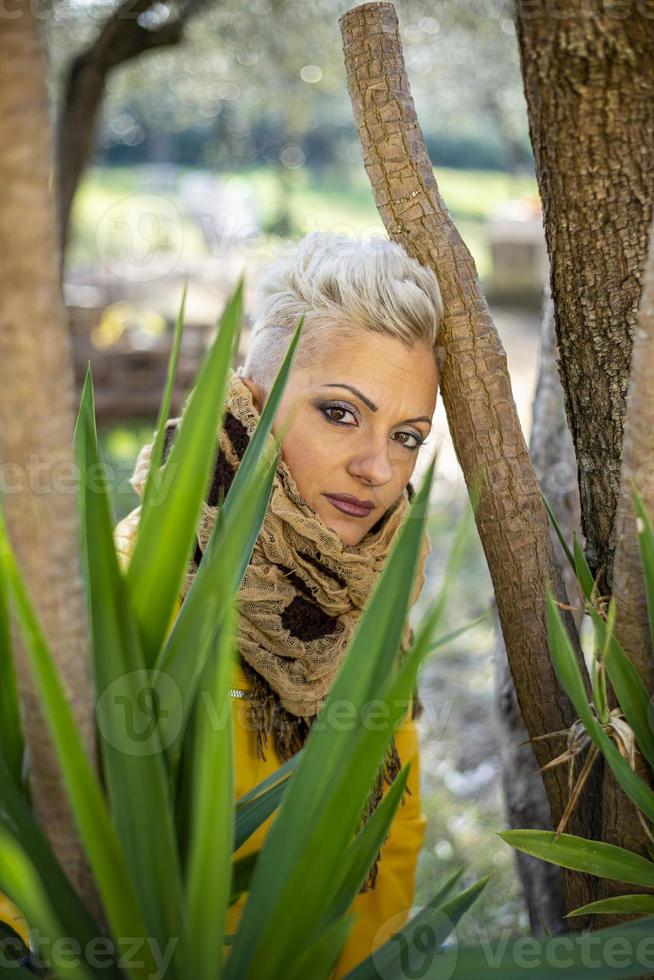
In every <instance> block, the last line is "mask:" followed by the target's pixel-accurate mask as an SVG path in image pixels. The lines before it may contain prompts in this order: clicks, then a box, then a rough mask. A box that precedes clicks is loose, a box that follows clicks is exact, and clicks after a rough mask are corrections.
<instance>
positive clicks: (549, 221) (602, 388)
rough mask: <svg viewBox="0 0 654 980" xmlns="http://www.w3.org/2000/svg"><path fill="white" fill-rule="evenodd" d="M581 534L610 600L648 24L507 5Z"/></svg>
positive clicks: (644, 177) (653, 46) (649, 172)
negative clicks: (540, 217) (541, 226)
mask: <svg viewBox="0 0 654 980" xmlns="http://www.w3.org/2000/svg"><path fill="white" fill-rule="evenodd" d="M515 16H516V28H517V35H518V42H519V47H520V58H521V63H522V74H523V79H524V88H525V95H526V99H527V108H528V114H529V131H530V135H531V142H532V146H533V149H534V156H535V160H536V173H537V177H538V185H539V188H540V194H541V198H542V201H543V209H544V223H545V237H546V240H547V249H548V253H549V259H550V269H551V288H552V296H553V298H554V307H555V322H556V335H557V341H558V345H559V349H560V352H561V354H560V361H559V365H560V372H561V382H562V385H563V390H564V393H565V400H566V412H567V416H568V422H569V425H570V429H571V432H572V437H573V441H574V445H575V451H576V456H577V462H578V464H579V492H580V499H581V526H582V530H583V532H584V536H585V538H586V543H587V545H586V557H587V559H588V563H589V565H590V568H591V571H592V572H593V574H594V575H595V574H597V573H598V572H600V579H599V587H600V592H601V593H603V594H607V593H609V592H610V589H611V584H612V565H613V554H614V548H615V538H614V521H615V509H616V502H617V497H618V490H619V483H620V457H621V453H622V427H623V423H624V415H625V398H626V395H627V386H628V382H629V366H630V359H631V344H632V337H633V334H634V330H635V326H636V317H637V313H638V304H639V300H640V292H641V274H642V270H643V267H644V265H645V256H646V254H647V234H648V230H649V222H650V218H651V214H652V201H653V200H654V161H653V159H652V152H651V143H652V138H653V136H654V19H653V18H652V17H651V15H650V14H648V13H647V11H646V10H645V9H643V8H641V5H640V4H631V3H629V4H606V3H604V2H603V0H588V2H586V3H584V4H583V7H581V6H580V5H579V3H578V2H577V0H549V2H548V3H547V4H542V3H537V4H535V3H533V2H532V0H516V4H515Z"/></svg>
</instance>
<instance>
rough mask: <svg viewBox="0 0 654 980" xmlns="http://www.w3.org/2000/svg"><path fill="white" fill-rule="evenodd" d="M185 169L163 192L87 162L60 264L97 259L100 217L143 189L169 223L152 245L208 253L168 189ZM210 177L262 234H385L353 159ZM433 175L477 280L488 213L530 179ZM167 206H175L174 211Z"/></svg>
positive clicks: (103, 224) (484, 265)
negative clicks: (343, 164) (240, 203)
mask: <svg viewBox="0 0 654 980" xmlns="http://www.w3.org/2000/svg"><path fill="white" fill-rule="evenodd" d="M190 172H191V171H188V170H185V169H184V168H176V169H174V170H172V171H170V174H169V182H170V186H169V187H167V189H166V190H165V191H164V190H162V189H161V185H160V184H159V183H157V181H158V180H159V181H160V180H161V177H157V176H156V172H154V173H153V171H152V170H148V168H145V169H144V170H142V171H141V170H139V169H137V168H126V167H112V168H107V167H89V168H88V170H87V172H86V174H85V177H84V180H83V181H82V183H81V185H80V188H79V191H78V194H77V197H76V199H75V207H74V210H73V216H72V230H71V237H70V241H69V244H68V248H67V253H66V262H67V264H68V266H89V265H93V264H94V263H95V262H98V261H99V258H100V255H99V250H98V240H99V235H100V234H101V235H102V249H103V250H107V249H108V250H109V251H110V250H111V240H110V235H109V236H108V235H107V224H108V222H111V223H112V224H113V225H114V226H116V225H117V224H119V223H120V222H122V221H129V220H132V219H133V218H134V217H135V215H136V214H138V212H139V209H140V208H142V207H143V206H144V203H145V202H144V200H143V198H144V196H148V197H149V198H150V200H149V202H148V208H149V209H150V210H154V213H155V214H156V213H157V209H158V208H159V209H160V213H161V214H162V215H163V214H164V212H165V213H167V214H169V215H170V213H172V214H173V217H174V220H173V221H172V222H171V221H170V220H168V221H166V220H165V219H164V220H162V222H161V227H162V229H164V231H163V233H162V241H161V242H160V243H159V246H158V247H161V248H162V249H177V250H180V249H181V248H182V247H183V251H184V256H185V259H186V261H187V262H192V260H193V259H194V258H198V259H199V258H201V257H203V256H205V255H208V254H210V252H209V246H208V245H207V243H206V241H205V238H204V236H203V234H202V229H201V228H200V225H199V223H198V221H197V220H196V219H195V218H194V217H193V216H192V215H190V214H189V212H188V211H187V209H186V207H185V205H184V203H183V200H182V198H181V196H180V194H179V193H178V191H177V190H176V189H175V180H176V178H178V177H179V178H181V177H183V176H184V175H186V174H188V173H190ZM195 172H196V173H197V171H195ZM148 175H150V176H148ZM214 176H215V177H217V178H218V179H221V180H223V181H225V182H229V183H230V184H231V185H232V186H233V187H234V188H238V189H241V190H242V191H243V192H246V193H248V194H249V195H250V197H251V199H252V200H253V202H254V205H255V209H256V212H257V217H258V221H259V224H260V227H261V229H262V233H263V235H264V237H265V236H266V235H280V234H281V235H290V236H291V237H294V238H295V237H301V236H302V235H303V234H305V233H306V232H309V231H319V230H322V231H324V230H327V229H334V230H337V231H342V232H344V233H347V234H354V235H375V234H385V232H384V228H383V225H382V222H381V219H380V217H379V215H378V213H377V209H376V207H375V203H374V200H373V196H372V190H371V188H370V184H369V182H368V178H367V175H366V173H365V171H364V170H363V168H362V167H360V166H357V167H355V166H352V167H351V168H349V169H347V170H346V171H340V170H339V171H335V170H324V171H310V170H309V169H307V168H300V169H298V170H288V169H286V168H283V167H265V168H261V167H259V168H253V169H250V170H240V171H238V172H230V171H225V172H221V173H218V174H210V173H207V177H208V178H211V177H214ZM437 180H438V184H439V189H440V192H441V195H442V197H443V199H444V201H445V204H446V205H447V208H448V210H449V211H450V213H451V214H452V216H453V218H454V220H455V222H456V224H457V227H458V229H459V232H460V233H461V235H462V237H463V239H464V241H465V242H466V244H467V245H468V248H469V249H470V251H471V252H472V255H473V258H474V260H475V263H476V265H477V270H478V272H479V275H480V276H481V278H482V279H483V278H484V277H486V276H487V275H488V273H489V272H490V255H489V250H488V246H487V243H486V235H485V224H486V222H487V220H488V218H489V216H490V215H491V214H492V212H493V211H494V209H495V208H497V207H498V205H500V204H501V203H502V202H503V201H506V200H509V199H511V198H515V197H520V196H521V195H524V194H527V195H530V196H536V195H537V187H536V181H535V179H534V178H532V177H529V176H515V175H512V174H507V173H498V172H497V171H483V170H451V169H448V168H446V167H443V168H439V170H438V173H437ZM148 181H150V183H148ZM171 206H172V208H173V209H174V211H173V212H171ZM174 212H177V215H176V216H175V213H174ZM123 247H124V245H123V243H122V241H120V242H118V243H117V248H120V249H122V248H123Z"/></svg>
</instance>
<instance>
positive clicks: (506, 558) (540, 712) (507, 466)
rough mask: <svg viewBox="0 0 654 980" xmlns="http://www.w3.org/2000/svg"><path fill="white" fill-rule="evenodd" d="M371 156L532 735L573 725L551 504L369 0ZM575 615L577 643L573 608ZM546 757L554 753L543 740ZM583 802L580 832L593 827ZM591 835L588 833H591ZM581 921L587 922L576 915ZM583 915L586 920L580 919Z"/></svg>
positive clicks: (390, 25) (576, 886) (383, 13)
mask: <svg viewBox="0 0 654 980" xmlns="http://www.w3.org/2000/svg"><path fill="white" fill-rule="evenodd" d="M340 25H341V30H342V34H343V40H344V49H345V64H346V69H347V76H348V86H349V91H350V98H351V100H352V105H353V110H354V118H355V122H356V125H357V129H358V132H359V138H360V140H361V143H362V146H363V158H364V164H365V166H366V169H367V171H368V176H369V177H370V181H371V184H372V187H373V191H374V195H375V201H376V203H377V208H378V210H379V213H380V215H381V217H382V220H383V222H384V225H385V227H386V230H387V231H388V234H389V236H390V237H391V238H392V239H394V240H395V241H397V242H399V244H401V245H402V246H403V247H404V249H405V250H406V252H407V253H408V254H409V255H411V256H412V257H413V258H416V259H418V261H420V262H421V263H422V264H423V265H425V266H429V267H430V268H432V269H433V270H434V272H435V273H436V275H437V276H438V279H439V282H440V286H441V292H442V294H443V301H444V306H445V318H444V323H443V328H442V331H441V342H442V344H443V346H445V347H446V349H447V359H446V363H445V367H444V370H443V375H442V379H441V394H442V397H443V402H444V404H445V409H446V412H447V418H448V424H449V428H450V432H451V434H452V439H453V442H454V447H455V450H456V453H457V457H458V459H459V462H460V464H461V468H462V470H463V473H464V476H465V479H466V483H467V485H468V486H469V487H470V486H471V485H472V484H473V483H475V482H476V480H477V479H478V478H479V477H481V480H482V482H483V486H482V491H481V497H480V502H479V507H478V511H477V515H476V519H477V527H478V530H479V535H480V539H481V542H482V545H483V548H484V551H485V554H486V559H487V561H488V566H489V571H490V575H491V579H492V581H493V587H494V590H495V596H496V598H497V604H498V611H499V616H500V622H501V625H502V631H503V634H504V640H505V643H506V650H507V655H508V658H509V663H510V665H511V673H512V675H513V680H514V683H515V686H516V691H517V694H518V700H519V703H520V709H521V712H522V716H523V719H524V722H525V726H526V728H527V731H528V733H529V736H530V737H531V738H533V737H535V736H536V735H542V734H544V733H546V732H552V731H555V730H558V729H561V728H566V727H568V726H569V725H570V724H571V723H572V721H573V720H574V712H573V710H572V707H571V705H570V703H569V701H568V699H567V698H566V697H565V695H564V693H563V692H562V691H561V689H560V687H559V685H558V683H557V681H556V677H555V674H554V670H553V667H552V663H551V660H550V657H549V652H548V645H547V629H546V615H545V612H546V606H545V588H546V586H548V585H549V587H550V588H551V589H552V591H553V593H554V594H555V595H556V596H557V597H558V598H559V599H562V598H563V597H564V593H563V586H562V582H561V576H560V572H559V570H558V568H557V566H556V563H555V561H554V557H553V552H552V544H551V541H550V536H549V529H548V522H547V516H546V512H545V509H544V507H543V503H542V500H541V497H540V492H539V489H538V484H537V481H536V477H535V474H534V470H533V466H532V464H531V460H530V459H529V454H528V452H527V447H526V445H525V441H524V437H523V434H522V431H521V429H520V423H519V421H518V416H517V412H516V408H515V403H514V400H513V395H512V392H511V383H510V379H509V374H508V371H507V366H506V354H505V353H504V350H503V349H502V345H501V342H500V340H499V337H498V335H497V331H496V329H495V326H494V324H493V322H492V319H491V316H490V313H489V310H488V305H487V303H486V300H485V298H484V295H483V293H482V291H481V287H480V284H479V280H478V277H477V273H476V269H475V265H474V262H473V259H472V256H471V255H470V253H469V251H468V249H467V248H466V246H465V244H464V242H463V241H462V240H461V237H460V235H459V234H458V232H457V230H456V227H455V226H454V224H453V222H452V220H451V218H450V216H449V213H448V211H447V209H446V207H445V204H444V203H443V201H442V199H441V197H440V195H439V192H438V187H437V185H436V181H435V178H434V173H433V169H432V166H431V163H430V160H429V157H428V155H427V151H426V148H425V144H424V139H423V136H422V132H421V130H420V126H419V124H418V121H417V118H416V113H415V109H414V106H413V100H412V98H411V94H410V90H409V84H408V80H407V77H406V71H405V67H404V60H403V57H402V49H401V44H400V39H399V33H398V25H397V16H396V12H395V8H394V6H393V5H392V4H390V3H366V4H362V5H361V6H358V7H355V8H353V9H352V10H350V11H348V12H347V13H346V14H344V15H343V17H341V19H340ZM565 620H566V624H567V626H568V628H569V629H570V631H571V634H572V635H573V637H574V640H575V642H576V643H577V636H576V631H575V630H574V624H573V623H572V620H571V618H570V616H569V615H566V616H565ZM534 751H535V753H536V756H537V758H538V761H539V764H540V765H543V764H544V763H545V762H546V761H548V759H549V758H550V753H549V750H548V748H547V747H546V745H545V744H544V742H536V743H535V745H534ZM544 782H545V786H546V790H547V795H548V799H549V802H550V807H551V810H552V816H553V818H554V820H558V818H559V817H560V816H561V813H562V810H563V808H564V806H565V802H566V800H567V793H568V791H567V785H566V774H565V773H564V772H562V771H561V767H559V768H555V769H553V770H550V771H549V772H548V773H546V774H545V775H544ZM582 812H583V811H581V810H580V811H578V813H577V814H575V817H574V821H573V823H574V832H577V833H581V834H584V832H585V831H589V830H590V828H589V826H588V824H587V822H584V820H583V818H582V817H581V816H580V814H581V813H582ZM585 835H586V836H589V834H588V833H586V834H585ZM566 891H567V901H568V905H569V907H572V905H579V904H581V903H582V902H585V901H588V900H589V893H588V887H587V882H586V880H585V879H584V877H583V876H581V875H577V874H572V873H570V874H566ZM574 924H575V926H577V923H574ZM579 925H580V924H579Z"/></svg>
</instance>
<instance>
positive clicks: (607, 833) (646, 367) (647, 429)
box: [601, 221, 654, 925]
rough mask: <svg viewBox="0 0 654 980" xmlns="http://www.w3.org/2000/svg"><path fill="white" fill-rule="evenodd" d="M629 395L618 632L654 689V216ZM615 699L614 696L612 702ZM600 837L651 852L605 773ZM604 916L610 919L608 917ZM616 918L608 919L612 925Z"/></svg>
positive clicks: (619, 525)
mask: <svg viewBox="0 0 654 980" xmlns="http://www.w3.org/2000/svg"><path fill="white" fill-rule="evenodd" d="M631 364H632V366H631V377H630V379H629V393H628V396H627V415H626V418H625V425H624V439H623V447H622V471H621V478H620V493H619V496H618V505H617V510H616V520H615V527H616V531H615V541H616V549H615V565H614V574H613V595H614V596H615V600H616V620H615V635H616V637H617V638H618V640H619V641H620V643H621V644H622V646H623V647H624V649H625V650H626V651H628V654H629V657H630V659H631V660H632V662H633V663H634V665H635V666H636V669H637V670H638V672H639V674H640V676H641V677H642V679H643V681H644V682H645V684H646V686H647V690H648V691H650V692H654V659H653V657H652V642H651V638H650V630H649V614H648V608H647V598H646V595H645V584H644V575H643V568H642V565H641V561H640V551H639V547H638V534H637V530H636V516H635V511H634V507H633V501H632V494H631V481H632V480H633V481H634V482H635V484H636V487H637V489H638V491H639V493H640V494H641V496H642V498H643V503H644V505H645V509H646V510H647V511H648V513H649V514H650V516H652V517H654V454H653V453H652V429H653V427H654V221H653V222H652V229H651V232H650V247H649V252H648V258H647V263H646V267H645V272H644V275H643V295H642V299H641V304H640V314H639V326H638V329H637V330H636V332H635V336H634V344H633V354H632V358H631ZM614 703H615V701H614ZM639 762H640V765H639V772H640V775H641V776H643V778H644V779H646V780H647V781H649V783H650V785H652V783H653V778H652V772H651V770H649V768H648V766H647V765H646V763H644V762H642V761H641V760H639ZM602 839H603V840H605V841H606V842H607V843H609V844H616V845H618V846H620V847H627V848H628V849H629V850H630V851H635V852H637V853H639V854H642V855H643V856H644V857H649V853H648V844H649V841H648V838H647V835H646V834H645V832H644V830H643V826H642V824H641V822H640V819H639V818H638V816H637V811H636V808H635V807H634V805H633V803H631V801H630V800H628V799H627V797H626V796H625V795H624V793H623V792H622V790H621V789H620V788H619V787H618V786H617V784H616V782H615V780H614V779H613V777H612V776H611V775H610V774H609V773H607V774H606V777H605V780H604V794H603V799H602ZM633 891H634V889H633V886H632V885H622V884H620V883H617V882H613V881H609V880H606V881H603V882H602V883H601V896H602V897H606V898H608V897H609V896H613V895H620V894H623V895H624V894H631V893H633ZM605 921H606V920H605ZM617 921H619V919H618V918H617V917H614V918H612V919H611V920H610V921H607V922H606V924H607V925H612V924H613V923H614V922H617Z"/></svg>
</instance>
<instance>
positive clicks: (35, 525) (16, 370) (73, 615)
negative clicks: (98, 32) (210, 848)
mask: <svg viewBox="0 0 654 980" xmlns="http://www.w3.org/2000/svg"><path fill="white" fill-rule="evenodd" d="M17 9H18V11H19V16H17V17H14V18H11V19H5V20H4V22H3V24H2V29H1V30H0V131H1V132H2V147H3V149H2V154H0V269H1V270H2V289H1V290H0V460H1V462H2V465H3V471H2V476H3V480H2V483H3V487H2V490H3V506H4V510H5V516H6V520H7V525H8V528H9V533H10V536H11V540H12V543H13V546H14V548H15V551H16V554H17V557H18V561H19V563H20V566H21V569H22V571H23V574H24V576H25V579H26V583H27V586H28V589H29V592H30V595H31V597H32V599H33V601H34V603H35V606H36V609H37V613H38V616H39V619H40V622H41V624H42V626H43V629H44V631H45V634H46V636H47V637H48V639H49V641H50V643H51V647H52V650H53V652H54V655H55V657H56V660H57V664H58V666H59V670H60V673H61V676H62V679H63V682H64V685H65V688H66V691H67V694H68V697H69V699H70V702H71V705H72V708H73V711H74V714H75V718H76V721H77V724H78V726H79V728H80V731H81V734H82V738H83V740H84V744H85V745H86V748H87V750H88V752H89V755H90V756H91V757H92V758H94V757H95V749H94V741H95V718H94V698H93V694H92V692H93V683H92V678H91V668H90V656H89V651H88V648H87V630H86V612H85V602H84V598H83V590H82V579H81V574H80V565H79V550H78V548H79V544H78V541H79V538H78V525H77V495H76V489H77V487H76V482H75V480H74V474H75V469H74V459H73V453H72V436H73V420H74V415H73V384H72V361H71V352H70V342H69V339H68V331H67V324H66V320H65V317H64V312H63V307H62V303H61V296H60V286H59V263H58V258H59V249H58V244H57V234H56V229H55V209H54V202H53V196H52V187H51V177H52V146H51V131H50V122H49V117H48V102H47V94H46V88H45V81H44V79H45V60H44V55H43V49H42V43H41V36H40V31H39V25H38V22H37V20H36V19H35V16H34V14H33V13H32V7H31V5H30V4H28V3H21V4H19V5H18V8H17ZM16 653H17V673H18V685H19V690H20V695H21V707H22V717H23V726H24V731H25V737H26V741H27V745H28V748H29V755H30V764H31V783H32V794H33V802H34V809H35V812H36V815H37V818H38V819H39V821H40V823H41V826H42V827H43V829H44V830H45V832H46V834H47V835H48V837H49V839H50V842H51V844H52V846H53V849H54V851H55V853H56V855H57V856H58V858H59V860H60V861H61V864H62V865H63V867H64V869H65V871H66V872H67V874H68V876H69V878H70V879H71V882H72V883H73V885H74V886H75V887H76V888H77V889H78V891H79V892H80V893H81V894H82V895H83V896H84V897H85V898H86V899H87V900H92V897H93V892H92V887H91V885H90V878H89V875H88V871H87V868H86V865H85V861H84V857H83V852H82V849H81V845H80V844H79V841H78V838H77V835H76V831H75V828H74V825H73V822H72V818H71V815H70V812H69V808H68V804H67V801H66V795H65V792H64V790H63V786H62V783H61V780H60V776H59V769H58V765H57V762H56V758H55V754H54V750H53V747H52V743H51V741H50V739H49V738H48V735H47V731H48V729H47V725H46V722H45V720H44V716H43V713H42V711H41V707H40V703H39V697H38V695H37V693H36V690H35V687H34V684H33V681H32V677H31V673H30V669H29V665H28V663H27V661H26V658H25V656H24V653H23V651H22V649H21V647H20V644H17V651H16Z"/></svg>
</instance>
